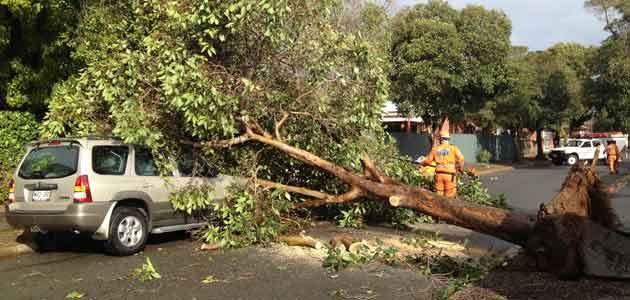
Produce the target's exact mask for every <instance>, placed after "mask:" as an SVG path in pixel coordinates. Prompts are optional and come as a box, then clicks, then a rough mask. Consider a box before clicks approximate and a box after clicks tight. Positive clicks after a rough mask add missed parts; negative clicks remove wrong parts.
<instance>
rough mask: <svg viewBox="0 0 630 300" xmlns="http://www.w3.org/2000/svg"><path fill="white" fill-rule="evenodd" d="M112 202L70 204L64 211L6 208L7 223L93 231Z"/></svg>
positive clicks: (30, 226) (16, 226) (45, 228)
mask: <svg viewBox="0 0 630 300" xmlns="http://www.w3.org/2000/svg"><path fill="white" fill-rule="evenodd" d="M112 205H114V203H112V202H102V203H80V204H70V205H68V208H67V209H66V210H64V211H34V210H20V209H12V208H11V206H8V207H7V208H8V209H7V210H6V218H7V223H9V225H11V226H12V227H15V228H24V229H26V228H32V227H35V226H36V227H38V228H39V229H41V230H45V231H74V230H78V231H79V232H95V231H96V230H97V229H98V227H99V226H100V225H101V223H102V222H103V220H104V219H105V216H106V215H107V212H108V210H109V208H110V207H111V206H112Z"/></svg>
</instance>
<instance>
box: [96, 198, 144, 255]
mask: <svg viewBox="0 0 630 300" xmlns="http://www.w3.org/2000/svg"><path fill="white" fill-rule="evenodd" d="M148 235H149V232H148V228H147V220H146V217H145V215H144V214H143V213H142V212H141V211H140V210H139V209H138V208H135V207H125V206H123V207H117V208H116V209H114V213H113V214H112V219H111V222H110V224H109V239H108V240H107V242H106V244H105V249H106V250H107V252H109V253H110V254H113V255H118V256H126V255H131V254H134V253H137V252H139V251H141V250H142V249H144V246H145V245H146V243H147V238H148Z"/></svg>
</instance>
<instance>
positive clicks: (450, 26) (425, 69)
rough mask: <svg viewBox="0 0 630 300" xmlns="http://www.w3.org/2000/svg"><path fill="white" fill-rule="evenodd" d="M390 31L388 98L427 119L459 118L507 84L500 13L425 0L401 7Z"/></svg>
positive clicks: (504, 22) (505, 24) (505, 23)
mask: <svg viewBox="0 0 630 300" xmlns="http://www.w3.org/2000/svg"><path fill="white" fill-rule="evenodd" d="M392 31H393V32H392V35H393V38H392V46H391V55H392V60H393V64H394V68H393V71H392V74H391V80H392V87H393V88H392V91H393V93H394V95H393V96H394V99H395V101H396V102H397V103H398V104H399V105H401V106H403V107H411V108H413V109H414V110H415V112H416V113H418V114H420V115H421V116H422V117H423V118H424V119H425V120H427V121H429V122H431V123H432V124H437V123H438V122H439V120H440V119H441V118H442V117H443V116H446V115H448V116H449V117H450V118H451V119H453V120H455V121H458V120H462V119H463V118H464V117H465V116H466V114H467V113H468V112H477V111H479V109H481V108H482V107H483V106H484V105H485V103H486V102H487V101H488V100H491V99H493V98H494V97H495V96H497V95H498V94H500V93H501V92H502V91H503V90H504V89H506V88H507V85H506V83H507V82H506V80H505V76H506V73H507V57H508V54H509V51H510V34H511V22H510V21H509V19H508V18H507V16H506V15H505V14H504V13H502V12H499V11H496V10H486V9H485V8H483V7H482V6H476V5H469V6H467V7H466V8H464V9H463V10H461V11H458V10H455V9H453V8H452V7H450V6H449V4H448V3H447V2H445V1H439V0H431V1H429V2H428V3H426V4H418V5H416V6H414V7H412V8H407V9H404V10H403V11H401V12H400V13H399V14H398V15H396V16H395V19H394V21H393V29H392Z"/></svg>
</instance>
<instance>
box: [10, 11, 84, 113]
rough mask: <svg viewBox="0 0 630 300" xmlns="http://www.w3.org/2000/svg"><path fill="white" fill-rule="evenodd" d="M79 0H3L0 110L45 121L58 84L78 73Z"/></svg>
mask: <svg viewBox="0 0 630 300" xmlns="http://www.w3.org/2000/svg"><path fill="white" fill-rule="evenodd" d="M79 9H80V5H79V1H73V0H57V1H38V0H32V1H28V0H25V1H6V0H5V1H0V100H2V101H0V110H7V109H10V110H20V111H28V112H32V113H34V114H35V115H36V116H38V117H39V118H41V117H43V116H44V114H45V113H46V110H47V101H48V98H49V96H50V93H51V90H52V87H53V85H54V84H55V83H57V82H59V81H61V80H64V79H66V78H67V77H68V76H69V75H70V74H72V73H74V72H76V71H77V69H78V66H77V64H76V63H74V62H73V60H72V58H71V56H70V52H71V50H72V44H71V41H70V37H71V35H72V32H73V29H74V26H75V25H76V23H77V22H78V14H79Z"/></svg>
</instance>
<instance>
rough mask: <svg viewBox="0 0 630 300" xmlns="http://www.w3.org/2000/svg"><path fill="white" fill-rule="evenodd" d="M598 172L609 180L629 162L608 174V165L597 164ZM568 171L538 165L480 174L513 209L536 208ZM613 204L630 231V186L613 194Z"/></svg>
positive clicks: (624, 171)
mask: <svg viewBox="0 0 630 300" xmlns="http://www.w3.org/2000/svg"><path fill="white" fill-rule="evenodd" d="M597 170H598V173H599V174H600V176H602V177H607V178H605V180H606V181H612V180H615V179H618V178H620V177H621V176H624V175H627V174H630V162H629V163H622V166H621V171H620V175H615V176H613V177H612V178H611V177H608V176H610V175H608V169H607V168H606V167H604V166H599V167H598V169H597ZM568 173H569V167H568V166H542V167H529V168H521V169H515V170H513V171H508V172H503V173H497V174H492V175H487V176H483V177H482V181H483V182H484V183H485V184H486V187H487V188H488V191H489V192H490V194H492V195H495V196H498V195H501V194H504V195H505V196H506V197H507V201H508V205H509V206H510V207H511V208H513V209H516V210H523V211H527V212H536V211H538V207H539V206H540V203H543V202H547V201H549V200H551V199H552V198H553V197H554V196H555V195H556V194H557V193H558V192H559V191H560V188H561V187H562V183H563V182H564V178H565V177H566V176H567V174H568ZM612 200H613V205H614V206H615V209H616V211H617V213H618V214H619V217H620V219H621V221H622V223H624V225H625V226H626V228H627V229H628V231H630V187H625V188H623V189H621V190H620V191H618V192H617V193H616V194H615V195H613V199H612Z"/></svg>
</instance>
